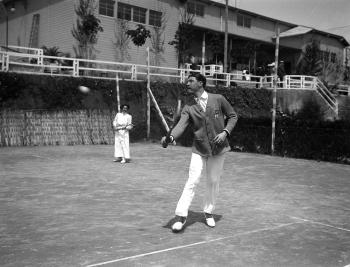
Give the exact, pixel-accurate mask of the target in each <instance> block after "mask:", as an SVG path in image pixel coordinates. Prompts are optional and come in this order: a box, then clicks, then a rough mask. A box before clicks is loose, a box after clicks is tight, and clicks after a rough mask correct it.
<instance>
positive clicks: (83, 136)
mask: <svg viewBox="0 0 350 267" xmlns="http://www.w3.org/2000/svg"><path fill="white" fill-rule="evenodd" d="M115 114H116V111H108V110H77V111H47V110H32V111H23V110H15V111H13V110H2V111H1V113H0V146H37V145H38V146H39V145H41V146H42V145H79V144H113V143H114V134H113V130H112V121H113V118H114V115H115Z"/></svg>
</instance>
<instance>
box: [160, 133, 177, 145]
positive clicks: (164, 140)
mask: <svg viewBox="0 0 350 267" xmlns="http://www.w3.org/2000/svg"><path fill="white" fill-rule="evenodd" d="M172 142H174V137H172V136H171V135H170V136H163V137H162V139H161V140H160V143H161V144H162V147H164V148H166V147H167V146H168V144H169V143H172Z"/></svg>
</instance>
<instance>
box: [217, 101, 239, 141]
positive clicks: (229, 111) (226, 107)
mask: <svg viewBox="0 0 350 267" xmlns="http://www.w3.org/2000/svg"><path fill="white" fill-rule="evenodd" d="M221 109H222V112H223V114H224V115H225V116H226V119H227V123H226V125H225V128H224V130H226V131H227V133H229V134H231V132H232V130H233V128H234V127H235V125H236V123H237V120H238V116H237V113H236V112H235V110H234V109H233V107H232V106H231V104H230V103H229V102H228V101H227V100H226V98H225V97H223V96H221Z"/></svg>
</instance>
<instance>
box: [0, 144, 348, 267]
mask: <svg viewBox="0 0 350 267" xmlns="http://www.w3.org/2000/svg"><path fill="white" fill-rule="evenodd" d="M131 153H132V155H131V157H132V162H131V163H129V164H120V163H115V162H112V155H113V146H102V145H101V146H100V145H96V146H56V147H48V146H47V147H9V148H0V215H1V216H0V237H1V238H0V266H2V267H15V266H16V267H17V266H33V267H34V266H35V267H37V266H60V267H62V266H64V267H65V266H70V267H71V266H109V267H110V266H179V265H180V266H259V267H261V266H287V267H289V266H325V267H326V266H327V267H328V266H340V267H344V266H346V265H348V264H350V219H349V218H350V208H349V207H350V194H349V191H350V178H349V177H350V175H349V174H350V166H349V165H341V164H333V163H328V162H316V161H310V160H301V159H291V158H280V157H272V156H269V155H257V154H249V153H236V152H230V153H228V154H227V157H226V161H225V165H224V174H223V177H222V180H221V183H220V195H219V198H218V200H217V208H216V210H215V219H216V222H217V224H216V227H215V228H209V227H208V226H206V224H205V222H204V216H203V213H202V212H201V211H202V196H203V193H204V189H205V188H204V186H205V183H204V181H201V183H200V184H199V185H198V188H197V191H196V195H195V198H194V201H193V203H192V205H191V211H190V213H189V216H188V220H187V223H186V228H185V230H184V231H182V232H181V233H179V234H174V233H172V232H171V229H170V226H171V224H172V222H173V221H172V220H173V217H174V210H175V207H176V204H177V201H178V198H179V197H180V194H181V192H182V190H183V186H184V184H185V182H186V180H187V170H188V165H189V160H190V153H191V149H190V148H184V147H177V146H170V147H168V148H167V149H163V148H161V147H160V145H158V144H152V143H132V144H131Z"/></svg>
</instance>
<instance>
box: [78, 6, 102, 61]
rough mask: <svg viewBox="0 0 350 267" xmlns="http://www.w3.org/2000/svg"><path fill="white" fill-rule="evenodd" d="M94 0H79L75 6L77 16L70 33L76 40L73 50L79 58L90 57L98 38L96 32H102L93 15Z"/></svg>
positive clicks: (94, 8) (97, 20)
mask: <svg viewBox="0 0 350 267" xmlns="http://www.w3.org/2000/svg"><path fill="white" fill-rule="evenodd" d="M95 10H96V4H95V0H79V4H78V6H75V13H76V14H77V16H78V18H77V20H76V26H73V29H72V35H73V37H74V38H75V39H76V40H77V42H78V44H77V46H74V47H73V49H74V52H75V54H76V56H77V57H79V58H86V59H92V58H93V52H94V51H95V49H94V45H95V44H96V43H97V40H98V33H99V32H103V28H102V26H101V25H100V23H101V21H100V20H99V19H98V18H96V17H95V15H94V12H95Z"/></svg>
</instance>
